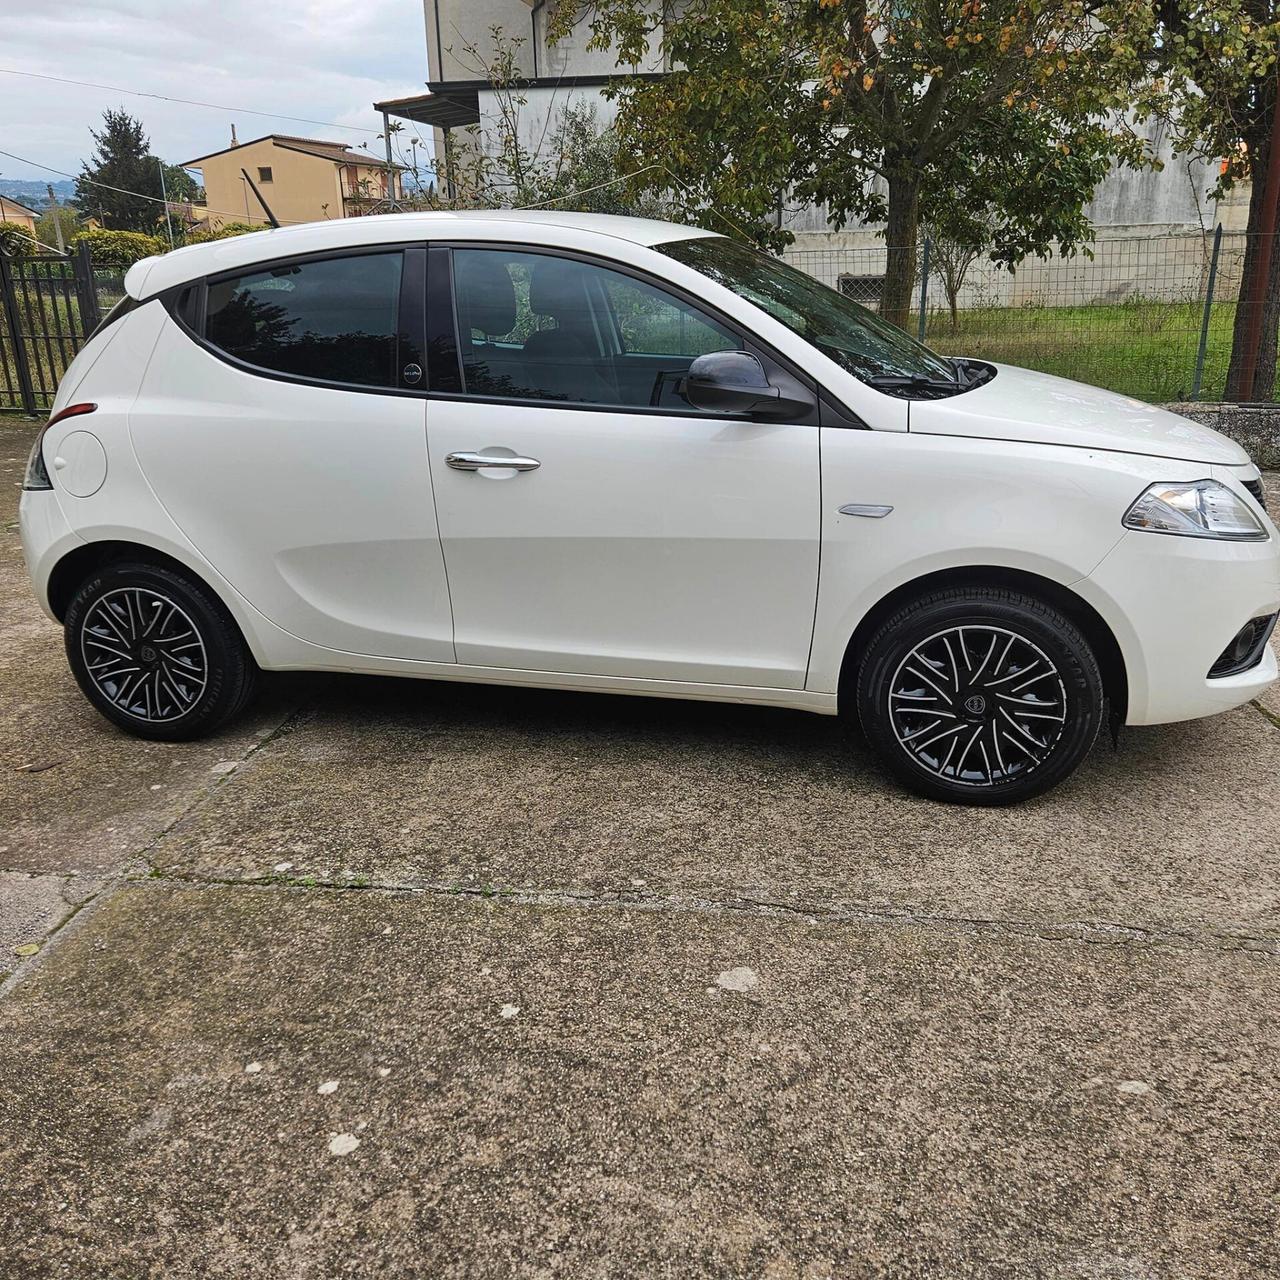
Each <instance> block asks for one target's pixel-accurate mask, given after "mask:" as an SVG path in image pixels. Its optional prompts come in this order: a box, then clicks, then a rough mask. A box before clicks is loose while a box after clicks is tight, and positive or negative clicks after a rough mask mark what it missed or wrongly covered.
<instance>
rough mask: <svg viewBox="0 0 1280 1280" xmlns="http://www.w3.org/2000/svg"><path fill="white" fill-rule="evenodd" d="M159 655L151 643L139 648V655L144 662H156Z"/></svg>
mask: <svg viewBox="0 0 1280 1280" xmlns="http://www.w3.org/2000/svg"><path fill="white" fill-rule="evenodd" d="M158 656H159V655H158V654H157V653H156V651H155V649H153V648H152V647H151V645H149V644H144V645H143V646H142V648H141V649H139V650H138V657H140V658H141V659H142V660H143V662H154V661H155V660H156V658H157V657H158Z"/></svg>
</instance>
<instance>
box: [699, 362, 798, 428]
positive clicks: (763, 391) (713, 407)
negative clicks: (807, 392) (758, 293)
mask: <svg viewBox="0 0 1280 1280" xmlns="http://www.w3.org/2000/svg"><path fill="white" fill-rule="evenodd" d="M682 389H683V391H684V398H685V399H686V400H687V401H688V402H689V403H690V404H691V405H693V407H694V408H695V409H703V410H705V411H706V412H708V413H751V414H757V415H759V416H761V417H767V418H788V417H793V416H795V415H798V414H803V413H805V412H807V411H808V410H809V409H810V408H811V407H812V404H811V402H810V401H809V400H807V399H800V398H799V397H797V396H791V395H784V394H783V391H782V389H781V388H780V387H775V386H774V385H773V384H772V383H771V382H770V381H769V379H768V378H767V377H766V376H765V372H764V366H763V365H762V364H761V363H760V361H759V360H758V359H757V358H756V357H755V356H753V355H752V354H751V353H750V352H749V351H713V352H710V353H709V354H707V355H705V356H698V357H697V358H696V359H695V360H694V361H693V363H692V364H691V365H690V366H689V372H688V373H687V374H686V375H685V379H684V386H683V388H682Z"/></svg>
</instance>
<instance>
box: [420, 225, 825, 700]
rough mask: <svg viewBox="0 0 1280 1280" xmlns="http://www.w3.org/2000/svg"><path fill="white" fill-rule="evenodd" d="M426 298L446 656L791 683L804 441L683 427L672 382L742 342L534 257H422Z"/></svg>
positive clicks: (653, 300)
mask: <svg viewBox="0 0 1280 1280" xmlns="http://www.w3.org/2000/svg"><path fill="white" fill-rule="evenodd" d="M450 282H452V291H453V298H452V301H453V303H454V305H453V306H449V305H448V304H449V300H450V297H449V294H450ZM429 299H430V301H429V304H428V326H429V337H430V339H431V347H432V369H431V374H432V396H431V399H430V401H429V404H428V413H427V439H428V446H429V450H430V457H431V468H432V475H433V481H434V484H435V492H436V504H437V511H438V517H439V522H440V531H441V539H442V544H443V547H444V555H445V563H446V566H447V571H448V575H449V588H450V592H451V597H452V602H453V615H454V640H455V648H456V651H457V655H458V661H459V662H460V663H466V664H474V665H477V666H485V667H498V668H520V669H529V670H538V671H550V672H566V673H578V674H585V675H598V676H615V677H625V678H631V679H653V680H667V681H678V682H698V683H708V684H716V685H743V686H756V687H771V688H783V689H798V688H801V687H802V686H803V684H804V678H805V669H806V665H807V661H808V655H809V645H810V640H811V636H812V630H813V616H814V605H815V598H816V593H817V582H818V544H819V521H820V513H819V470H818V430H817V427H816V425H813V421H809V422H786V421H783V422H778V421H772V422H764V421H752V420H750V419H748V418H745V417H730V416H724V415H717V414H709V413H700V412H698V411H696V410H694V409H693V408H692V407H691V406H690V405H689V404H688V403H687V402H686V401H685V400H684V398H683V396H682V395H681V394H680V392H679V389H678V388H679V383H680V379H681V377H682V375H683V373H684V371H686V370H687V369H688V367H689V364H690V362H691V361H692V360H693V359H694V357H696V356H697V355H700V354H703V353H706V352H710V351H723V350H732V349H737V348H741V347H743V346H749V345H750V340H749V338H744V336H742V335H741V334H740V333H739V332H737V331H736V330H735V329H734V328H732V327H731V326H730V325H728V324H727V323H726V322H724V321H723V320H721V319H719V318H717V317H715V316H713V315H711V314H709V313H708V312H707V311H706V310H704V309H703V308H701V307H700V306H699V305H697V304H696V303H695V302H694V301H693V300H691V299H689V298H687V297H684V296H683V295H680V294H678V293H677V291H675V290H674V289H672V288H670V287H668V286H665V285H662V284H660V283H658V282H655V281H653V280H650V279H647V278H644V277H642V276H640V275H638V274H637V273H635V272H632V271H631V270H629V269H626V268H623V267H621V266H620V265H618V264H605V263H603V262H601V261H600V260H598V259H589V260H588V259H584V258H582V257H579V256H574V255H567V254H564V253H558V252H556V251H551V250H537V251H528V250H526V249H523V248H509V247H501V246H484V247H472V246H457V247H455V248H453V249H452V250H451V251H450V250H446V249H443V248H436V249H433V250H432V253H431V265H430V293H429ZM446 315H447V316H449V317H450V319H451V320H452V317H454V316H455V315H456V317H457V327H456V330H454V329H453V328H452V327H451V328H450V329H449V330H448V331H442V329H441V327H440V325H439V320H438V318H439V317H441V316H446ZM433 317H435V319H434V320H433ZM433 326H434V330H433ZM451 344H456V346H455V347H454V349H452V350H451V349H450V347H451ZM757 354H762V356H763V360H764V361H765V363H766V367H767V368H768V369H770V370H772V371H774V372H775V374H777V376H779V377H783V378H786V377H788V376H791V375H788V374H785V373H783V372H782V371H781V370H780V369H779V367H778V366H777V365H776V364H775V363H774V362H772V361H771V360H770V359H769V357H768V355H767V354H763V353H759V352H757ZM793 380H794V379H793ZM810 416H812V415H810ZM815 420H816V419H815Z"/></svg>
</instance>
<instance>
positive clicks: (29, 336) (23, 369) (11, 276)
mask: <svg viewBox="0 0 1280 1280" xmlns="http://www.w3.org/2000/svg"><path fill="white" fill-rule="evenodd" d="M100 315H101V311H100V308H99V303H98V292H97V288H96V286H95V282H94V274H93V265H92V263H91V261H90V258H89V247H88V246H87V245H82V246H80V248H79V249H78V250H77V251H76V252H75V253H71V254H60V253H52V252H51V253H38V254H18V255H14V256H10V255H8V254H5V253H3V252H0V413H4V412H9V413H26V414H32V415H35V414H39V413H43V412H47V410H48V409H49V407H50V405H52V404H53V398H54V396H55V395H56V394H57V391H58V383H59V381H60V380H61V378H62V375H63V374H64V373H65V372H66V370H67V366H68V365H69V364H70V363H71V361H72V360H74V359H75V356H76V352H78V351H79V350H80V348H81V347H82V346H83V345H84V341H85V338H86V336H87V335H88V334H89V333H90V332H91V331H92V330H93V328H94V326H95V325H96V324H97V323H98V319H99V317H100Z"/></svg>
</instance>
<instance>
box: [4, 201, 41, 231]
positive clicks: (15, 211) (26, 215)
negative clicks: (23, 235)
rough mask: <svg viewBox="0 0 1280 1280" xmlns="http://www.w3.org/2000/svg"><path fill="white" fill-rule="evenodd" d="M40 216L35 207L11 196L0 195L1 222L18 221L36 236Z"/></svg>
mask: <svg viewBox="0 0 1280 1280" xmlns="http://www.w3.org/2000/svg"><path fill="white" fill-rule="evenodd" d="M39 218H40V215H39V214H38V213H37V212H36V211H35V210H34V209H28V208H27V206H26V205H25V204H19V203H18V202H17V201H16V200H14V199H13V198H12V197H11V196H0V222H16V223H17V224H18V226H20V227H22V228H23V230H25V231H28V232H30V234H31V235H32V236H33V237H34V236H35V233H36V222H37V221H38V220H39Z"/></svg>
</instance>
